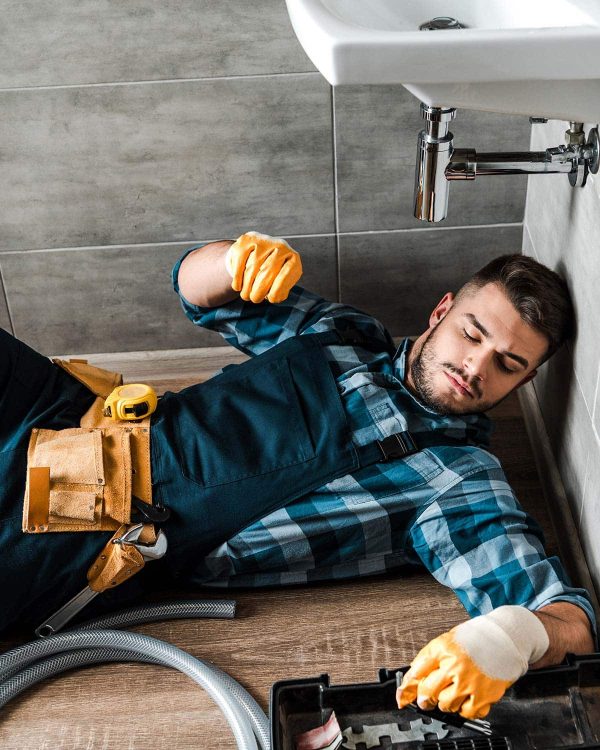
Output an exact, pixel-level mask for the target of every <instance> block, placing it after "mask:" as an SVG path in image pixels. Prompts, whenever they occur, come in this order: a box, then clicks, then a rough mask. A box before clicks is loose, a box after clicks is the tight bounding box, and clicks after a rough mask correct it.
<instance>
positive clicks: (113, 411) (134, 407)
mask: <svg viewBox="0 0 600 750" xmlns="http://www.w3.org/2000/svg"><path fill="white" fill-rule="evenodd" d="M157 404H158V398H157V396H156V392H155V390H154V388H151V387H150V386H149V385H145V384H144V383H128V384H127V385H120V386H118V387H117V388H115V389H114V391H113V392H112V393H111V394H110V396H109V397H108V398H107V399H106V401H105V402H104V412H103V413H104V416H105V417H110V418H111V419H114V420H115V422H118V421H119V420H128V421H134V420H136V419H144V417H147V416H148V415H150V414H152V412H153V411H156V406H157Z"/></svg>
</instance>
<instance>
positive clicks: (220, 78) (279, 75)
mask: <svg viewBox="0 0 600 750" xmlns="http://www.w3.org/2000/svg"><path fill="white" fill-rule="evenodd" d="M288 76H319V77H322V76H321V74H320V73H319V71H318V70H306V71H301V72H298V73H293V72H287V73H251V74H249V75H232V76H201V77H198V78H155V79H150V80H147V81H102V82H100V83H59V84H55V85H47V86H13V87H8V88H7V87H0V93H3V92H6V91H53V90H55V89H59V90H60V89H91V88H102V87H107V86H144V85H147V84H155V83H187V82H191V83H198V82H206V81H238V80H247V79H249V78H285V77H288Z"/></svg>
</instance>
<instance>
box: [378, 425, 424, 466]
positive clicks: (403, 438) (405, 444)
mask: <svg viewBox="0 0 600 750" xmlns="http://www.w3.org/2000/svg"><path fill="white" fill-rule="evenodd" d="M377 445H378V446H379V448H380V449H381V452H382V453H383V460H384V461H389V460H390V458H404V456H410V455H411V454H412V453H418V452H419V450H420V448H419V446H418V445H417V444H416V442H415V439H414V438H413V436H412V435H411V434H410V432H409V431H408V430H405V431H404V432H395V433H394V434H393V435H390V436H389V437H386V438H384V440H378V441H377Z"/></svg>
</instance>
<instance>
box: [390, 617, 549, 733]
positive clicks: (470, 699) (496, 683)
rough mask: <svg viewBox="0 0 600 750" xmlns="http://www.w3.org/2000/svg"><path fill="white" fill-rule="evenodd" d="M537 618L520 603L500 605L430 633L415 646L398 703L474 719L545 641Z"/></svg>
mask: <svg viewBox="0 0 600 750" xmlns="http://www.w3.org/2000/svg"><path fill="white" fill-rule="evenodd" d="M549 643H550V641H549V638H548V634H547V633H546V629H545V627H544V626H543V625H542V623H541V621H540V620H539V619H538V618H537V617H536V616H535V615H534V614H533V612H530V611H529V610H528V609H526V608H525V607H518V606H512V605H508V606H503V607H498V609H495V610H493V611H492V612H490V613H488V614H487V615H481V616H479V617H475V618H473V619H472V620H468V621H467V622H463V623H461V624H460V625H457V626H456V627H455V628H452V630H450V631H449V632H447V633H443V634H442V635H440V636H438V637H437V638H434V639H433V640H432V641H430V642H429V643H428V644H427V645H426V646H425V647H424V648H422V649H421V651H419V653H418V654H417V656H416V657H415V659H414V661H413V662H412V664H411V667H410V669H409V670H408V672H407V673H406V674H405V675H404V679H403V680H402V684H401V685H400V687H399V688H398V690H397V691H396V701H397V703H398V706H399V707H400V708H404V706H406V705H408V704H409V703H412V702H414V701H415V699H416V701H417V704H418V705H419V707H420V708H424V709H426V710H427V709H431V708H434V707H435V706H436V705H437V706H438V707H439V708H440V709H441V710H442V711H449V712H459V713H460V714H461V716H464V717H465V718H467V719H480V718H482V717H484V716H486V715H487V714H488V713H489V710H490V708H491V706H492V704H493V703H495V702H496V701H497V700H500V698H501V697H502V696H503V695H504V692H505V690H506V689H507V688H508V687H510V685H512V684H513V682H515V681H516V680H518V678H519V677H521V676H522V675H524V674H525V672H527V669H528V667H529V664H533V663H534V662H536V661H538V659H541V658H542V656H543V655H544V654H545V653H546V651H547V650H548V646H549Z"/></svg>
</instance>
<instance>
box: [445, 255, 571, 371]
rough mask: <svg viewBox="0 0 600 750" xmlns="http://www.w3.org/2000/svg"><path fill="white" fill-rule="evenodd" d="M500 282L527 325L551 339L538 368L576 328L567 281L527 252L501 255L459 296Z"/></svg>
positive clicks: (459, 293)
mask: <svg viewBox="0 0 600 750" xmlns="http://www.w3.org/2000/svg"><path fill="white" fill-rule="evenodd" d="M490 283H495V284H498V285H500V287H501V288H502V290H503V291H504V293H505V294H506V296H507V297H508V298H509V300H510V301H511V303H512V304H513V306H514V308H515V309H516V310H517V312H518V313H519V315H520V316H521V320H523V321H524V322H525V323H527V324H528V325H530V326H532V328H535V329H536V330H538V331H539V332H540V333H543V334H544V336H546V338H547V339H548V349H547V350H546V353H545V355H544V356H543V357H542V359H541V360H540V361H539V363H538V364H537V365H536V367H539V366H540V365H541V364H543V363H544V362H545V361H546V360H547V359H549V358H550V357H551V356H552V355H553V354H554V352H555V351H556V350H557V349H559V348H560V346H561V345H562V344H563V342H564V341H566V340H567V339H570V338H571V337H572V336H573V334H574V329H575V312H574V309H573V303H572V301H571V296H570V294H569V289H568V287H567V284H566V282H565V281H564V279H562V278H561V277H560V276H559V275H558V274H557V273H556V272H555V271H552V270H551V269H550V268H548V266H544V265H543V264H542V263H538V261H537V260H534V259H533V258H530V257H529V256H527V255H517V254H514V255H500V256H499V257H498V258H494V260H492V261H490V263H488V264H487V265H486V266H484V267H483V268H481V269H480V270H479V271H477V273H475V274H474V275H473V276H472V277H471V278H470V279H469V280H468V281H467V282H466V283H465V284H464V285H463V286H462V287H461V288H460V289H459V290H458V293H457V294H456V297H455V303H456V301H458V299H459V298H462V297H465V296H470V295H471V294H475V293H476V291H477V290H478V289H480V288H481V287H483V286H485V285H486V284H490Z"/></svg>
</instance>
